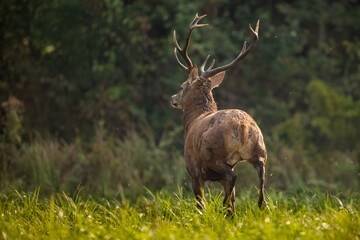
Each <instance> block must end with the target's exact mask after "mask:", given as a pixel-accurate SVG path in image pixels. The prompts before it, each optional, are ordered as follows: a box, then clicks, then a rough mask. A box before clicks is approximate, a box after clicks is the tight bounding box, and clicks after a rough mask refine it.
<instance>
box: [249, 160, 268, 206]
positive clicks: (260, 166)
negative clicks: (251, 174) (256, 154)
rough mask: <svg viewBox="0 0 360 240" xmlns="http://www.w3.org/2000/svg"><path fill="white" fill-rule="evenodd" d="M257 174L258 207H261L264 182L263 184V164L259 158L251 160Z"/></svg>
mask: <svg viewBox="0 0 360 240" xmlns="http://www.w3.org/2000/svg"><path fill="white" fill-rule="evenodd" d="M252 164H253V166H254V167H255V169H256V171H257V172H258V176H259V202H258V205H259V208H261V206H262V204H263V203H264V184H265V164H264V161H263V160H261V159H257V161H255V162H252Z"/></svg>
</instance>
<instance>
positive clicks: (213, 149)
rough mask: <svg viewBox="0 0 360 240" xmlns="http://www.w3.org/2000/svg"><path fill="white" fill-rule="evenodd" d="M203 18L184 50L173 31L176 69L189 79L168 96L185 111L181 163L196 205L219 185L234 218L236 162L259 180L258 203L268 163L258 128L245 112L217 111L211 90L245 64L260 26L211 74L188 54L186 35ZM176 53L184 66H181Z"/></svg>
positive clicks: (262, 198)
mask: <svg viewBox="0 0 360 240" xmlns="http://www.w3.org/2000/svg"><path fill="white" fill-rule="evenodd" d="M204 17H206V15H203V16H201V17H199V16H198V14H196V16H195V18H194V20H193V21H192V23H191V24H190V27H189V31H188V33H187V37H186V40H185V45H184V47H183V48H180V46H179V44H178V42H177V40H176V33H175V31H174V43H175V50H174V54H175V58H176V60H177V63H178V64H179V66H180V67H181V68H182V69H183V70H185V71H186V72H187V73H188V79H187V80H186V81H185V82H184V83H182V84H181V88H182V89H181V91H180V92H179V93H177V94H176V95H173V96H172V99H171V105H172V107H174V108H179V109H182V110H183V126H184V131H185V135H184V138H185V146H184V157H185V163H186V168H187V171H188V172H189V174H190V176H191V178H192V187H193V191H194V193H195V196H196V198H197V200H198V206H200V205H199V203H201V202H202V197H203V187H204V183H205V181H207V180H211V181H218V182H220V183H221V184H222V185H223V187H224V191H225V199H224V205H225V206H226V207H229V208H228V209H229V210H230V211H232V212H235V203H234V202H235V181H236V178H237V175H236V174H235V173H234V168H235V165H236V164H237V163H238V162H240V161H247V162H249V163H251V164H252V165H253V166H254V167H255V169H256V170H257V172H258V175H259V179H260V187H259V202H258V205H259V207H261V205H262V204H263V202H264V182H265V163H266V159H267V154H266V148H265V144H264V139H263V136H262V133H261V130H260V128H259V127H258V126H257V124H256V122H255V121H254V120H253V119H252V117H250V116H249V115H248V114H247V113H246V112H244V111H241V110H238V109H227V110H218V109H217V105H216V103H215V100H214V98H213V95H212V89H213V88H215V87H218V86H219V85H220V83H221V82H222V80H223V78H224V75H225V71H226V70H228V69H229V68H231V67H232V66H234V65H235V64H236V63H237V62H238V61H239V60H241V59H243V58H244V57H245V56H246V55H247V54H248V53H249V52H250V51H251V50H252V49H253V48H254V47H255V45H256V43H257V42H258V39H259V37H258V30H259V20H258V21H257V24H256V28H255V30H254V29H253V28H252V27H251V25H250V24H249V29H250V32H251V33H252V35H253V41H252V43H251V45H250V46H249V47H247V46H246V42H244V45H243V48H242V50H241V52H240V54H239V55H238V56H237V57H236V58H235V59H234V60H233V61H232V62H230V63H229V64H227V65H224V66H221V67H217V68H214V69H213V66H214V63H215V60H213V61H212V63H211V65H210V66H209V67H208V68H207V70H205V66H206V64H207V61H208V59H209V56H210V55H209V56H207V58H206V59H205V61H204V63H203V64H202V65H201V68H200V76H198V69H197V67H196V65H194V64H193V63H192V62H191V60H190V58H189V56H188V53H187V49H188V46H189V41H190V35H191V33H192V31H193V30H194V29H195V28H197V27H203V26H206V25H207V24H198V23H199V21H200V20H201V19H203V18H204ZM177 51H178V52H179V53H180V55H181V56H182V58H183V59H184V61H185V62H186V64H187V66H185V65H184V64H182V63H181V62H180V61H179V58H178V56H177Z"/></svg>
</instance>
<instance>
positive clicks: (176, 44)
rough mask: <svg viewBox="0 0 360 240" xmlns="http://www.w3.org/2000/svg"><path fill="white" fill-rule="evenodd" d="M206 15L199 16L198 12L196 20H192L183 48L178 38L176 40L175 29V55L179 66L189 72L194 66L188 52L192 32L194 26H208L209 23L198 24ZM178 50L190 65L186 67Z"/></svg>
mask: <svg viewBox="0 0 360 240" xmlns="http://www.w3.org/2000/svg"><path fill="white" fill-rule="evenodd" d="M204 17H206V14H204V15H202V16H200V17H199V16H198V14H197V13H196V15H195V18H194V20H193V21H192V22H191V24H190V27H189V31H188V34H187V36H186V40H185V45H184V47H183V48H182V49H181V48H180V46H179V44H178V42H177V40H176V32H175V30H174V43H175V49H174V55H175V58H176V61H177V62H178V64H179V66H180V67H181V68H182V69H183V70H185V71H187V72H190V69H191V67H192V66H193V64H192V62H191V60H190V58H189V55H188V54H187V49H188V46H189V41H190V35H191V32H192V31H193V30H194V28H197V27H204V26H207V25H208V24H198V22H199V21H200V20H201V19H203V18H204ZM176 50H178V51H179V53H180V55H181V56H182V57H183V58H184V60H185V62H186V64H187V65H188V67H186V66H185V65H184V64H182V63H181V62H180V60H179V58H178V56H177V53H176Z"/></svg>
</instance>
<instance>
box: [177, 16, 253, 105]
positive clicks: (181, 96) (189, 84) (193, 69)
mask: <svg viewBox="0 0 360 240" xmlns="http://www.w3.org/2000/svg"><path fill="white" fill-rule="evenodd" d="M204 17H206V14H205V15H202V16H200V17H199V16H198V14H196V16H195V18H194V20H193V21H192V22H191V24H190V27H189V31H188V34H187V36H186V40H185V45H184V47H183V48H180V46H179V44H178V42H177V40H176V32H175V31H174V36H173V38H174V43H175V49H174V55H175V58H176V61H177V63H178V64H179V66H180V68H182V69H183V70H184V71H186V72H187V74H188V78H187V80H186V81H185V82H183V83H182V84H181V90H180V92H178V93H177V94H175V95H173V96H172V98H171V105H172V107H174V108H179V109H183V106H184V103H185V101H186V96H187V95H188V93H189V92H191V90H192V89H193V88H194V86H195V83H196V82H197V81H199V79H202V80H203V81H209V84H208V85H209V86H210V91H211V89H213V88H215V87H218V86H219V85H220V84H221V82H222V80H223V79H224V76H225V71H226V70H228V69H229V68H231V67H232V66H234V65H235V64H236V63H237V62H238V61H240V60H241V59H242V58H244V57H245V56H246V55H247V54H248V53H249V52H250V51H251V50H252V49H253V48H254V47H255V45H256V43H257V42H258V39H259V37H258V31H259V20H258V21H257V24H256V28H255V30H254V29H253V28H252V27H251V25H250V24H249V30H250V32H251V33H252V35H253V37H254V38H253V41H252V43H251V44H250V46H249V47H246V41H245V42H244V45H243V48H242V50H241V52H240V54H239V55H238V56H237V57H236V58H235V59H234V60H233V61H232V62H230V63H229V64H226V65H224V66H221V67H217V68H214V69H213V67H214V64H215V59H213V61H212V63H211V64H210V66H209V67H208V68H207V70H205V66H206V64H207V62H208V60H209V57H210V55H208V56H207V57H206V59H205V61H204V62H203V64H202V65H201V68H200V75H199V74H198V68H197V66H196V65H195V64H193V63H192V61H191V60H190V57H189V56H188V53H187V49H188V46H189V42H190V35H191V33H192V31H193V30H194V29H195V28H197V27H203V26H207V25H208V24H198V22H199V21H200V20H201V19H203V18H204ZM177 51H179V54H180V55H181V56H182V58H183V59H184V61H185V62H186V65H187V66H185V65H184V64H182V63H181V62H180V60H179V58H178V55H177Z"/></svg>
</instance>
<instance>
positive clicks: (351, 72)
mask: <svg viewBox="0 0 360 240" xmlns="http://www.w3.org/2000/svg"><path fill="white" fill-rule="evenodd" d="M197 12H198V13H199V14H205V13H206V14H208V16H207V17H206V18H205V19H204V20H203V21H202V22H203V23H209V26H208V27H205V28H201V29H196V31H194V33H193V35H192V39H191V40H192V42H191V45H190V48H189V55H190V56H191V59H192V60H193V62H195V63H196V64H197V65H200V64H201V63H202V61H203V60H204V58H205V57H206V56H207V55H208V54H211V56H212V57H214V58H215V59H216V60H217V62H216V66H219V65H221V64H225V63H228V62H229V61H230V60H232V59H233V58H234V57H235V56H237V54H238V53H239V51H240V50H241V47H242V43H243V41H244V40H247V41H251V36H250V34H249V30H248V24H249V23H251V24H252V26H254V25H255V24H256V21H257V19H260V31H259V36H260V40H259V43H258V45H257V46H256V48H255V49H254V50H253V51H252V52H251V54H249V55H248V56H247V57H246V58H245V59H244V60H242V61H241V62H239V63H238V64H237V65H236V67H234V68H232V69H231V70H230V71H228V72H227V75H226V77H225V80H224V82H223V84H222V85H221V86H220V87H219V88H217V89H215V90H214V96H215V100H216V101H217V103H218V106H219V108H220V109H224V108H239V109H243V110H245V111H247V112H248V113H249V114H250V115H251V116H252V117H253V118H254V119H255V120H256V121H257V123H258V125H259V126H260V128H261V129H262V131H263V134H264V137H265V142H266V145H267V149H268V164H267V188H268V189H269V188H270V189H280V190H287V191H298V190H303V189H319V190H321V191H328V192H351V191H354V190H358V189H359V186H360V140H359V137H360V126H359V125H360V24H359V19H360V4H359V3H358V1H356V0H344V1H326V0H315V1H309V0H293V1H260V0H256V1H255V0H254V1H235V0H207V1H205V0H201V1H185V0H174V1H166V0H158V1H146V0H133V1H120V0H102V1H100V0H54V1H48V0H31V1H30V0H28V1H27V0H21V1H20V0H2V1H1V3H0V55H1V60H0V103H1V129H0V185H1V188H20V189H23V190H33V189H34V188H36V187H39V186H40V187H41V189H42V190H43V191H47V192H53V191H65V192H72V191H74V190H76V189H77V188H79V187H81V188H82V189H83V190H84V191H86V192H89V193H93V194H99V195H109V196H113V195H119V194H120V195H121V196H129V197H136V196H139V195H140V194H142V193H143V192H144V191H145V190H144V187H146V188H148V189H151V190H160V189H163V190H164V191H176V190H177V185H179V186H180V187H183V188H186V189H189V187H190V186H189V177H188V175H187V172H186V169H185V165H184V161H183V157H182V148H183V131H182V124H181V116H182V113H181V111H178V110H175V109H172V108H171V107H170V104H169V101H170V97H171V95H173V94H175V93H177V92H178V91H179V90H180V87H179V85H180V83H182V82H183V81H184V80H186V77H187V76H186V74H185V73H184V72H183V71H182V70H181V69H180V68H179V67H178V66H177V64H176V61H175V59H174V56H173V48H174V45H173V42H172V32H173V30H174V29H176V31H177V36H178V40H179V42H180V44H181V45H182V44H183V42H184V37H185V34H186V32H187V29H188V26H189V24H190V22H191V21H192V19H193V18H194V16H195V13H197ZM236 171H237V173H238V174H239V177H238V183H237V188H238V189H239V190H243V189H249V188H254V186H257V185H258V179H257V176H256V172H255V170H254V169H252V167H251V166H248V164H245V163H244V164H242V163H241V164H239V165H238V166H237V168H236Z"/></svg>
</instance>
